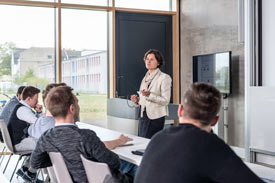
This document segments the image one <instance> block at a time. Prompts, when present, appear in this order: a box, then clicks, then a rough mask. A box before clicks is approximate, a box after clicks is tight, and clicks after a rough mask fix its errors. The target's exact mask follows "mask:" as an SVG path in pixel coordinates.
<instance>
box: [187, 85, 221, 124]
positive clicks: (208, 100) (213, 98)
mask: <svg viewBox="0 0 275 183" xmlns="http://www.w3.org/2000/svg"><path fill="white" fill-rule="evenodd" d="M182 105H183V111H184V112H183V115H184V116H185V117H188V118H191V119H194V120H198V121H199V122H200V123H201V124H202V125H204V126H207V125H209V124H210V123H211V122H212V121H213V120H214V119H215V117H216V116H217V114H218V112H219V110H220V107H221V93H220V92H219V91H218V90H217V89H216V88H215V87H214V86H212V85H210V84H207V83H193V84H192V85H191V86H190V88H189V89H188V90H187V91H186V92H185V94H184V96H183V102H182Z"/></svg>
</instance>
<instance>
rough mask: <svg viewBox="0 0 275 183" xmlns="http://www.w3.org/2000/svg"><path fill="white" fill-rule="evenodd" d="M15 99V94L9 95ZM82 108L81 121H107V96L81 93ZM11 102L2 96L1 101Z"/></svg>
mask: <svg viewBox="0 0 275 183" xmlns="http://www.w3.org/2000/svg"><path fill="white" fill-rule="evenodd" d="M9 96H10V97H13V96H14V94H9ZM77 98H78V104H79V106H80V120H81V121H91V120H106V119H107V95H95V94H86V93H79V95H78V96H77ZM2 99H4V100H7V101H8V100H9V99H8V98H7V97H5V96H3V95H1V94H0V100H2ZM39 104H43V103H42V95H41V94H39Z"/></svg>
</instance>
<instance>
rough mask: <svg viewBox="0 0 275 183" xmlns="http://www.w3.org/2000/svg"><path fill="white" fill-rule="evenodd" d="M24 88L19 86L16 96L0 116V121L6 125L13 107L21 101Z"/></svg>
mask: <svg viewBox="0 0 275 183" xmlns="http://www.w3.org/2000/svg"><path fill="white" fill-rule="evenodd" d="M24 88H25V86H20V87H19V88H18V90H17V93H16V96H13V97H12V98H11V99H10V100H9V102H8V103H7V104H6V105H5V106H4V108H3V110H2V111H1V114H0V119H3V120H4V122H5V123H6V124H8V121H9V119H10V115H11V113H12V111H13V109H14V107H15V106H16V105H17V104H18V103H19V101H20V100H21V98H22V97H21V94H22V91H23V89H24Z"/></svg>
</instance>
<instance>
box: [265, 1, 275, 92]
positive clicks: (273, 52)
mask: <svg viewBox="0 0 275 183" xmlns="http://www.w3.org/2000/svg"><path fill="white" fill-rule="evenodd" d="M262 8H263V9H262V16H263V17H262V54H263V57H262V61H263V75H262V76H263V86H272V87H275V79H274V78H275V72H274V69H275V21H274V18H275V11H274V10H275V1H274V0H264V1H262Z"/></svg>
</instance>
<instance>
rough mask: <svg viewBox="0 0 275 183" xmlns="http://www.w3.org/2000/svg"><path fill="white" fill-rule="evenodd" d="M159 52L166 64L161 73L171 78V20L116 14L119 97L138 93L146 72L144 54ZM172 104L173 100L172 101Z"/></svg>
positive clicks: (167, 16)
mask: <svg viewBox="0 0 275 183" xmlns="http://www.w3.org/2000/svg"><path fill="white" fill-rule="evenodd" d="M149 49H158V50H160V51H161V52H162V53H163V56H164V59H165V65H164V66H163V67H162V68H161V70H162V71H163V72H165V73H167V74H169V75H170V76H171V77H172V17H171V16H170V15H154V14H143V13H125V12H117V13H116V95H117V96H118V97H121V98H129V96H130V95H131V94H136V92H137V91H138V90H139V87H140V83H141V80H142V78H143V77H144V75H145V73H146V71H147V69H146V68H145V63H144V61H143V56H144V54H145V52H146V51H147V50H149ZM171 101H172V100H171Z"/></svg>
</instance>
